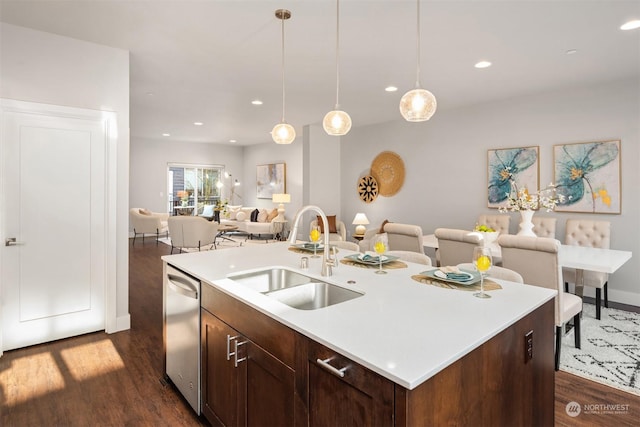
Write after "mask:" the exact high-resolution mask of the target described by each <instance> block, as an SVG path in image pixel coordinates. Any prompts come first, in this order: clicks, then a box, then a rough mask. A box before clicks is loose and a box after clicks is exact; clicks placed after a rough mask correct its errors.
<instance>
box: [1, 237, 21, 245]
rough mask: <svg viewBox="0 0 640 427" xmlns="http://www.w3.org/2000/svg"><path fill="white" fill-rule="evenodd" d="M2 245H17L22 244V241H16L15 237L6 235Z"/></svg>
mask: <svg viewBox="0 0 640 427" xmlns="http://www.w3.org/2000/svg"><path fill="white" fill-rule="evenodd" d="M4 245H5V246H18V245H24V242H17V241H16V238H15V237H7V238H6V239H5V240H4Z"/></svg>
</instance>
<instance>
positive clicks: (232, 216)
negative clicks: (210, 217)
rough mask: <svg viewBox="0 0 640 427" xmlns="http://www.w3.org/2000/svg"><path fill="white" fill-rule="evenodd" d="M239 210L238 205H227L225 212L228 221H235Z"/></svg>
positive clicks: (240, 206) (239, 206)
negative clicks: (227, 215)
mask: <svg viewBox="0 0 640 427" xmlns="http://www.w3.org/2000/svg"><path fill="white" fill-rule="evenodd" d="M241 208H242V205H238V206H231V205H228V206H227V212H229V219H237V218H236V217H237V215H238V212H240V209H241Z"/></svg>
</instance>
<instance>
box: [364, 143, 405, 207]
mask: <svg viewBox="0 0 640 427" xmlns="http://www.w3.org/2000/svg"><path fill="white" fill-rule="evenodd" d="M371 175H373V177H374V178H375V179H376V181H378V191H379V194H380V195H381V196H385V197H389V196H393V195H394V194H396V193H397V192H398V191H400V189H401V188H402V185H403V184H404V162H403V161H402V159H401V158H400V156H399V155H397V154H396V153H394V152H393V151H383V152H382V153H380V154H378V156H377V157H376V158H375V159H373V162H372V163H371Z"/></svg>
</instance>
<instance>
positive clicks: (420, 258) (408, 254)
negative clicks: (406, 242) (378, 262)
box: [385, 251, 431, 267]
mask: <svg viewBox="0 0 640 427" xmlns="http://www.w3.org/2000/svg"><path fill="white" fill-rule="evenodd" d="M385 254H386V255H392V256H397V257H398V258H400V259H401V260H403V261H409V262H415V263H416V264H424V265H427V266H429V267H431V258H429V257H428V256H427V255H425V254H419V253H418V252H413V251H387V252H385Z"/></svg>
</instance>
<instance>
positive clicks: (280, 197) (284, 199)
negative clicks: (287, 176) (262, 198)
mask: <svg viewBox="0 0 640 427" xmlns="http://www.w3.org/2000/svg"><path fill="white" fill-rule="evenodd" d="M271 201H273V203H291V194H287V193H275V194H273V195H272V196H271Z"/></svg>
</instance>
